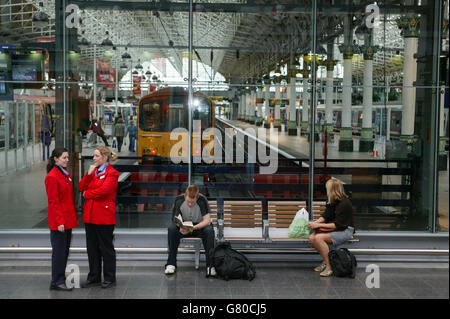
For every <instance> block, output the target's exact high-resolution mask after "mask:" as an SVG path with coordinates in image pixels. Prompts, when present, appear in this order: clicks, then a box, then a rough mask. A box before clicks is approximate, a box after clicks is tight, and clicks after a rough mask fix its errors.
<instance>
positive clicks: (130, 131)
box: [127, 124, 137, 137]
mask: <svg viewBox="0 0 450 319" xmlns="http://www.w3.org/2000/svg"><path fill="white" fill-rule="evenodd" d="M127 131H128V134H130V136H132V137H136V136H137V127H136V125H134V124H131V125H129V126H128V128H127Z"/></svg>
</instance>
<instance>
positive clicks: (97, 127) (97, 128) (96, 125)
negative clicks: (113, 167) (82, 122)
mask: <svg viewBox="0 0 450 319" xmlns="http://www.w3.org/2000/svg"><path fill="white" fill-rule="evenodd" d="M102 121H103V119H102V118H99V120H98V121H97V120H95V119H94V120H92V132H93V133H96V134H97V135H98V136H100V137H101V139H102V141H103V143H105V146H106V147H109V144H108V140H107V139H106V136H105V131H103V128H102Z"/></svg>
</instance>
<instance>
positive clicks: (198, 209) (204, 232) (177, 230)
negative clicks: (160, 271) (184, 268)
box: [165, 185, 216, 276]
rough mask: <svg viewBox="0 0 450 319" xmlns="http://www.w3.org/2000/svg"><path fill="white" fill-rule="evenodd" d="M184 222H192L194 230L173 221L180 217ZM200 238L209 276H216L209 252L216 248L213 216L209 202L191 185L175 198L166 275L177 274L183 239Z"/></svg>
mask: <svg viewBox="0 0 450 319" xmlns="http://www.w3.org/2000/svg"><path fill="white" fill-rule="evenodd" d="M180 214H181V216H182V218H183V221H191V222H192V224H194V228H193V229H192V230H189V229H188V228H186V227H178V226H177V225H176V224H175V223H174V222H173V221H174V218H175V216H178V215H180ZM189 236H194V237H200V238H201V239H202V241H203V247H204V249H205V256H206V269H207V270H206V271H207V275H209V276H216V270H215V269H214V267H211V265H210V260H209V252H210V251H211V249H213V248H214V228H213V227H212V225H211V215H210V208H209V204H208V200H207V199H206V197H205V196H204V195H202V194H200V193H199V190H198V187H197V186H195V185H190V186H189V187H188V188H187V189H186V192H185V194H184V195H179V196H177V197H176V198H175V204H174V207H173V213H172V224H171V225H170V226H169V228H168V236H167V237H168V244H169V257H168V259H167V264H166V269H165V274H166V275H171V274H173V273H175V270H176V267H177V252H178V246H179V245H180V239H181V238H182V237H189Z"/></svg>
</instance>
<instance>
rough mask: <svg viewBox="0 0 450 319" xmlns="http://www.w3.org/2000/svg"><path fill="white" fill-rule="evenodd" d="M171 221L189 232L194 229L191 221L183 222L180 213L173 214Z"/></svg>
mask: <svg viewBox="0 0 450 319" xmlns="http://www.w3.org/2000/svg"><path fill="white" fill-rule="evenodd" d="M173 221H174V223H175V225H177V226H178V227H180V228H185V229H187V230H189V231H190V232H192V231H193V230H194V224H192V222H191V221H185V222H184V221H183V217H182V216H181V214H179V215H177V216H175V218H174V219H173Z"/></svg>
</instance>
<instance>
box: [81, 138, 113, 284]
mask: <svg viewBox="0 0 450 319" xmlns="http://www.w3.org/2000/svg"><path fill="white" fill-rule="evenodd" d="M116 158H117V157H116V154H114V153H112V152H111V151H110V150H109V148H107V147H106V146H99V147H97V148H96V149H95V151H94V164H93V165H91V166H90V167H89V170H88V172H87V173H86V175H84V177H83V178H82V179H81V181H80V184H79V190H80V192H83V196H84V199H85V200H86V201H85V203H84V206H83V222H84V223H85V228H86V247H87V253H88V260H89V274H88V278H87V281H86V282H84V283H83V284H82V285H81V287H83V288H87V287H92V286H99V285H100V284H101V286H102V288H108V287H111V286H114V285H115V283H116V252H115V250H114V244H113V238H114V234H113V232H114V226H115V224H116V190H117V182H118V179H119V172H118V171H116V170H115V169H114V168H113V167H112V166H111V165H110V164H109V163H110V162H113V161H115V160H116ZM102 261H103V282H102V281H101V277H102Z"/></svg>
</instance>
